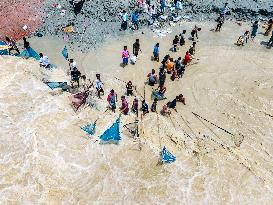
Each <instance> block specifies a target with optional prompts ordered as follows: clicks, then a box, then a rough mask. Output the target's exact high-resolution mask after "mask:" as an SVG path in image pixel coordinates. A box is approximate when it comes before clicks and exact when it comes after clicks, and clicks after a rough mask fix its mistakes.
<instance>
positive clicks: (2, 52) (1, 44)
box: [0, 41, 9, 55]
mask: <svg viewBox="0 0 273 205" xmlns="http://www.w3.org/2000/svg"><path fill="white" fill-rule="evenodd" d="M6 45H7V44H6V42H5V41H0V46H6ZM8 54H9V52H8V49H5V50H0V55H8Z"/></svg>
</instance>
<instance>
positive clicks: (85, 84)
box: [81, 75, 93, 91]
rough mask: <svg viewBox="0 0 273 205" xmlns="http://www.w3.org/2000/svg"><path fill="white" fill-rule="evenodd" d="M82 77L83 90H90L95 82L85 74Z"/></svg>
mask: <svg viewBox="0 0 273 205" xmlns="http://www.w3.org/2000/svg"><path fill="white" fill-rule="evenodd" d="M81 79H82V88H83V91H89V89H90V88H91V87H92V86H93V83H92V82H91V80H90V79H88V80H87V79H86V76H85V75H82V76H81Z"/></svg>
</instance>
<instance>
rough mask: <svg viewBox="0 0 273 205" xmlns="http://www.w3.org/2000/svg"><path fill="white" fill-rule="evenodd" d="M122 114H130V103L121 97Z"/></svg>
mask: <svg viewBox="0 0 273 205" xmlns="http://www.w3.org/2000/svg"><path fill="white" fill-rule="evenodd" d="M119 110H120V112H121V113H122V114H124V115H127V114H128V112H129V107H128V102H127V100H126V99H125V96H124V95H123V96H121V107H120V108H119Z"/></svg>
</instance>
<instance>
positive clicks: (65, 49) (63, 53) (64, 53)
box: [62, 46, 68, 60]
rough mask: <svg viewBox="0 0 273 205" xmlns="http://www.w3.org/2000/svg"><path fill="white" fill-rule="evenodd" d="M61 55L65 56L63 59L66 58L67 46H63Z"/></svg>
mask: <svg viewBox="0 0 273 205" xmlns="http://www.w3.org/2000/svg"><path fill="white" fill-rule="evenodd" d="M62 55H63V57H64V58H65V60H67V59H68V50H67V47H66V46H65V47H64V48H63V50H62Z"/></svg>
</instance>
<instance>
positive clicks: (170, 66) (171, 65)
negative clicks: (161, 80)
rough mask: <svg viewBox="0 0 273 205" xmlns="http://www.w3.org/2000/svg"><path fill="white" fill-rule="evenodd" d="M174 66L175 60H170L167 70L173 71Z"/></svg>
mask: <svg viewBox="0 0 273 205" xmlns="http://www.w3.org/2000/svg"><path fill="white" fill-rule="evenodd" d="M173 68H174V62H171V61H170V62H168V63H167V70H168V71H172V70H173Z"/></svg>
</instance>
